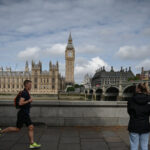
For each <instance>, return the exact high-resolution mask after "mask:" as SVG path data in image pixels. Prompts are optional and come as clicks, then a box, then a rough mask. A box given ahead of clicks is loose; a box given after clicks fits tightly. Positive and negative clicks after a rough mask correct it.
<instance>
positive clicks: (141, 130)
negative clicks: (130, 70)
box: [127, 84, 150, 150]
mask: <svg viewBox="0 0 150 150" xmlns="http://www.w3.org/2000/svg"><path fill="white" fill-rule="evenodd" d="M146 92H148V89H146V86H144V85H143V84H139V85H138V86H137V88H136V92H135V94H134V96H133V98H132V99H131V100H129V101H128V106H127V110H128V114H129V116H130V120H129V124H128V131H129V139H130V147H131V150H138V147H139V145H140V150H148V141H149V132H150V123H149V116H150V104H149V96H148V94H147V93H146Z"/></svg>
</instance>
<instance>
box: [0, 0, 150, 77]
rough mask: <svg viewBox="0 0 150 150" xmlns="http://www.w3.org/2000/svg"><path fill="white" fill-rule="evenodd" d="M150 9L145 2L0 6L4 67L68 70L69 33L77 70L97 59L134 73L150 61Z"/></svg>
mask: <svg viewBox="0 0 150 150" xmlns="http://www.w3.org/2000/svg"><path fill="white" fill-rule="evenodd" d="M133 8H134V9H133ZM149 8H150V1H147V0H143V1H141V0H139V1H138V0H126V1H123V0H120V1H118V0H93V1H92V2H91V0H75V1H72V0H61V1H55V0H43V1H42V0H0V53H1V55H0V60H3V61H1V65H3V66H5V65H9V64H12V66H13V64H18V66H23V67H24V62H23V61H20V59H21V60H26V59H27V60H28V59H29V60H30V59H40V60H41V61H42V62H44V63H47V62H48V61H49V60H51V59H56V60H58V61H59V63H61V64H64V62H63V61H64V51H65V44H64V43H66V44H67V39H68V35H69V32H70V31H71V32H72V38H73V43H74V47H75V50H76V62H77V66H79V63H80V64H81V66H83V67H87V66H86V64H90V61H92V59H93V58H96V57H97V56H98V57H99V58H102V60H106V61H107V64H111V65H113V66H114V68H115V66H117V65H118V66H119V67H120V66H124V65H126V66H129V65H131V64H132V68H133V67H134V68H135V64H139V63H140V62H142V61H144V60H145V59H148V57H149V56H150V55H149V50H148V49H149V48H146V47H149V46H148V45H149V43H150V38H148V36H149V26H150V15H149V14H150V9H149ZM18 20H19V21H18ZM124 45H126V46H127V47H126V46H124ZM132 45H133V46H132ZM139 45H143V46H141V47H139ZM28 49H30V50H28ZM122 49H123V50H122ZM118 50H119V51H118ZM129 51H130V52H129ZM131 52H132V53H131ZM116 53H117V54H118V55H117V57H113V56H114V54H116ZM10 56H11V57H10ZM16 56H17V58H19V60H18V59H16ZM83 56H84V58H83ZM115 56H116V55H115ZM81 57H82V58H81ZM119 58H120V59H119ZM56 60H54V61H56ZM124 60H130V63H125V61H124ZM52 61H53V60H52ZM128 62H129V61H128ZM83 64H85V65H83ZM46 66H47V65H45V67H46ZM118 66H117V67H118ZM79 67H80V66H79ZM62 68H63V66H62ZM43 69H47V68H44V65H43ZM79 70H83V69H80V68H79ZM85 71H86V70H85ZM62 72H64V71H63V70H62ZM83 74H84V72H83ZM81 76H83V75H81ZM77 78H78V75H77ZM78 79H79V78H78Z"/></svg>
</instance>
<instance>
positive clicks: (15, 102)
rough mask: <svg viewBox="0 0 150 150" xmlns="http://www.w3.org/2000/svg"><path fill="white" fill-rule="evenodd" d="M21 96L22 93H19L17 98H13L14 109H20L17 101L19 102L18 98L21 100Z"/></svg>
mask: <svg viewBox="0 0 150 150" xmlns="http://www.w3.org/2000/svg"><path fill="white" fill-rule="evenodd" d="M21 94H22V91H20V92H19V93H18V94H17V96H16V97H15V98H14V105H15V107H16V109H19V108H21V106H19V101H20V98H21Z"/></svg>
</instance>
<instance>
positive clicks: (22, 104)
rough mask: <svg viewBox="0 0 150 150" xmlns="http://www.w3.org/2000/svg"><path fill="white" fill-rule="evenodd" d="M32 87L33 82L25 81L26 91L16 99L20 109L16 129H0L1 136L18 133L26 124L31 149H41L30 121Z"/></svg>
mask: <svg viewBox="0 0 150 150" xmlns="http://www.w3.org/2000/svg"><path fill="white" fill-rule="evenodd" d="M31 87H32V82H31V81H30V80H25V81H24V90H23V91H21V92H20V93H19V94H18V95H17V97H16V99H15V100H16V101H15V104H16V107H18V108H19V111H18V114H17V122H16V127H8V128H6V129H3V130H1V129H0V135H1V134H3V133H6V132H18V131H20V129H21V128H22V127H23V124H25V125H26V126H27V127H28V135H29V140H30V145H29V148H39V147H41V145H40V144H37V143H36V142H34V136H33V135H34V126H33V123H32V121H31V119H30V107H31V102H32V98H31V96H30V94H29V91H30V90H31Z"/></svg>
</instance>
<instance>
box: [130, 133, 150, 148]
mask: <svg viewBox="0 0 150 150" xmlns="http://www.w3.org/2000/svg"><path fill="white" fill-rule="evenodd" d="M129 137H130V147H131V148H130V149H131V150H138V147H139V145H140V150H148V140H149V133H143V134H138V133H129Z"/></svg>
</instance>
